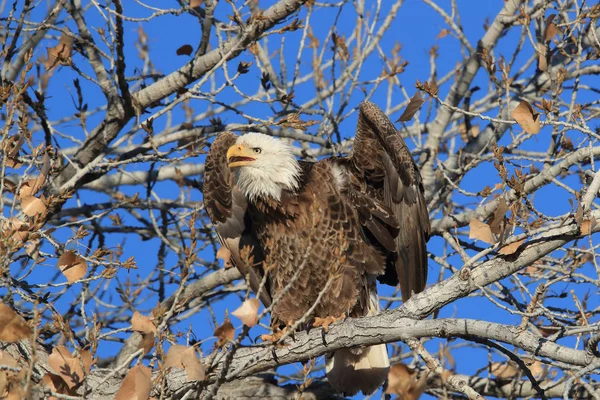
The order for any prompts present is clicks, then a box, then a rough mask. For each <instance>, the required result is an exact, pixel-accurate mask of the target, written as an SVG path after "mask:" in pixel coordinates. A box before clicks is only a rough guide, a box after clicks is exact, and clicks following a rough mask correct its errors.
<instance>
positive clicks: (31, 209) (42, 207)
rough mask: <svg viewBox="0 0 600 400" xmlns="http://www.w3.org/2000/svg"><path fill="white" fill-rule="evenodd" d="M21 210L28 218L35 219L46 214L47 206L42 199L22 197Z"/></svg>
mask: <svg viewBox="0 0 600 400" xmlns="http://www.w3.org/2000/svg"><path fill="white" fill-rule="evenodd" d="M21 208H22V210H23V214H25V215H27V216H28V217H35V216H36V215H39V214H43V213H44V212H46V209H47V206H46V203H45V202H44V200H42V199H41V198H37V197H35V196H31V195H29V196H23V197H21Z"/></svg>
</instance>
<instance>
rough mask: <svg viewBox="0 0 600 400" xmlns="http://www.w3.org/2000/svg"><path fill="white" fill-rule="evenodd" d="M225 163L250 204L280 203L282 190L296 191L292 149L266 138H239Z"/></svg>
mask: <svg viewBox="0 0 600 400" xmlns="http://www.w3.org/2000/svg"><path fill="white" fill-rule="evenodd" d="M227 163H228V165H229V168H231V169H232V170H233V171H234V172H235V174H236V177H237V184H238V187H239V188H240V189H241V190H242V192H244V194H245V195H246V196H247V197H248V199H250V201H255V200H257V199H259V198H261V199H268V198H271V199H275V200H277V201H279V200H280V199H281V192H282V191H283V190H290V191H294V190H296V189H298V186H299V178H300V172H301V171H300V164H298V160H296V157H295V156H294V153H293V152H292V147H291V146H290V145H288V144H287V143H284V142H283V141H281V140H279V139H275V138H273V137H271V136H269V135H265V134H263V133H258V132H250V133H246V134H244V135H242V136H240V137H238V139H237V140H236V142H235V145H233V146H231V147H230V148H229V150H228V151H227Z"/></svg>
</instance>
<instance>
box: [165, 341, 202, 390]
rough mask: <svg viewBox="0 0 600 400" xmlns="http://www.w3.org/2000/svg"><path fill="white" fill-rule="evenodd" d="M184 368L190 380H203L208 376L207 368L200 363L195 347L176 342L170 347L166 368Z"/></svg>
mask: <svg viewBox="0 0 600 400" xmlns="http://www.w3.org/2000/svg"><path fill="white" fill-rule="evenodd" d="M168 367H175V368H183V369H185V372H186V373H187V376H188V379H187V380H188V381H203V380H204V379H205V378H206V374H205V368H204V366H203V365H202V364H201V363H200V360H199V359H198V357H197V355H196V349H194V348H193V347H186V346H181V345H178V344H174V345H172V346H171V347H170V348H169V352H168V353H167V359H166V361H165V368H168Z"/></svg>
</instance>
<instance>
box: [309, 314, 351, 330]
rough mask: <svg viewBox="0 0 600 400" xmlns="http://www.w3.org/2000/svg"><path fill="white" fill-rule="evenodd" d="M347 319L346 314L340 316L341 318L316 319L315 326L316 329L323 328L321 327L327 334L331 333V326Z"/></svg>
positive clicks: (331, 316)
mask: <svg viewBox="0 0 600 400" xmlns="http://www.w3.org/2000/svg"><path fill="white" fill-rule="evenodd" d="M345 319H346V313H344V314H342V315H340V316H339V317H334V316H333V315H330V316H328V317H325V318H321V317H315V321H314V322H313V326H314V327H315V328H318V327H319V326H321V327H323V330H324V331H325V333H329V325H331V324H333V323H335V322H338V321H343V320H345Z"/></svg>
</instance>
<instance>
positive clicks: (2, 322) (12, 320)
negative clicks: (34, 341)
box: [0, 303, 31, 343]
mask: <svg viewBox="0 0 600 400" xmlns="http://www.w3.org/2000/svg"><path fill="white" fill-rule="evenodd" d="M29 336H31V328H30V327H29V325H27V323H26V322H25V320H24V319H23V317H21V316H20V315H18V314H17V313H16V312H14V310H13V309H12V308H10V307H9V306H7V305H6V304H4V303H0V340H1V341H3V342H8V343H15V342H18V341H19V340H21V339H26V338H28V337H29Z"/></svg>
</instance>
